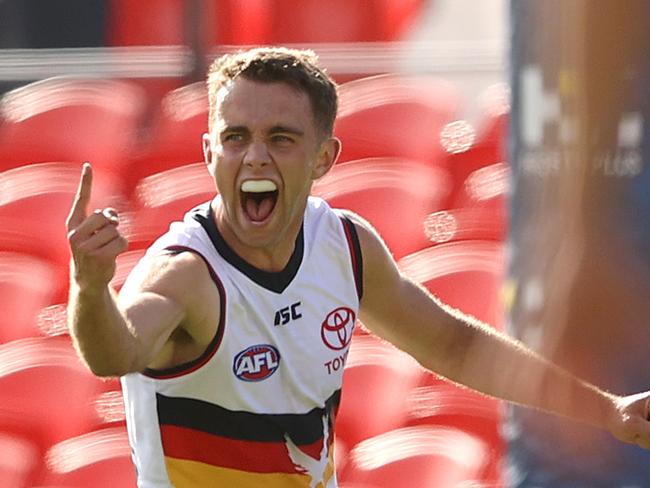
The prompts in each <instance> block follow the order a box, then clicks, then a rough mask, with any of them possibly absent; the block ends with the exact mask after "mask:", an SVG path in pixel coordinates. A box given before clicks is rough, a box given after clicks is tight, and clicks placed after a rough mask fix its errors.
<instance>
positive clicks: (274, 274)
mask: <svg viewBox="0 0 650 488" xmlns="http://www.w3.org/2000/svg"><path fill="white" fill-rule="evenodd" d="M206 207H207V208H206ZM193 218H194V219H195V220H196V221H197V222H199V223H200V224H201V226H202V227H203V229H204V230H205V231H206V232H207V234H208V236H209V237H210V240H211V241H212V244H213V245H214V247H215V249H216V250H217V252H218V253H219V255H220V256H221V257H222V258H223V259H225V260H226V261H227V262H228V263H229V264H230V265H232V266H233V267H235V268H237V269H238V270H239V271H240V272H242V273H243V274H244V275H246V276H247V277H248V278H249V279H251V280H252V281H253V282H255V283H256V284H258V285H259V286H261V287H263V288H265V289H267V290H269V291H272V292H274V293H282V292H283V291H284V290H286V288H287V287H288V286H289V285H290V284H291V282H292V281H293V279H294V278H295V277H296V275H297V274H298V270H299V269H300V264H301V263H302V259H303V256H304V252H305V243H304V222H303V224H302V225H301V226H300V231H299V232H298V236H297V237H296V243H295V246H294V249H293V253H292V254H291V257H290V258H289V261H288V262H287V265H286V266H285V267H284V268H283V269H282V270H280V271H265V270H262V269H259V268H257V267H255V266H253V265H252V264H250V263H249V262H248V261H246V260H244V259H243V258H242V257H241V256H239V254H237V253H236V252H235V251H234V250H233V249H232V248H231V247H230V246H229V245H228V243H227V242H226V240H225V239H224V238H223V235H222V234H221V232H219V229H218V227H217V224H216V222H215V220H214V211H213V210H212V205H211V203H208V204H207V205H206V206H205V207H200V208H198V209H197V211H196V213H195V214H194V216H193Z"/></svg>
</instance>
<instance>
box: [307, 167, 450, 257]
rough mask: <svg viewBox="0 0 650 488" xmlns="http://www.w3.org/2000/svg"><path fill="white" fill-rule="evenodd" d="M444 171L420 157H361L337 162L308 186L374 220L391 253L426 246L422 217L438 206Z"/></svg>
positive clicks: (333, 202) (446, 184) (445, 186)
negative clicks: (410, 158) (420, 159)
mask: <svg viewBox="0 0 650 488" xmlns="http://www.w3.org/2000/svg"><path fill="white" fill-rule="evenodd" d="M448 191H449V177H448V173H447V172H446V171H445V170H444V169H442V168H439V167H436V166H431V165H429V164H427V163H426V162H423V161H417V160H409V159H406V158H389V157H384V158H366V159H361V160H356V161H348V162H345V163H339V164H336V165H335V166H334V167H333V168H332V170H331V171H330V172H329V173H328V174H327V175H326V176H325V177H323V178H322V179H321V180H319V181H318V182H317V183H316V185H315V186H314V188H313V193H314V194H315V195H318V196H321V197H322V198H324V199H326V200H327V201H328V202H329V203H330V205H332V206H333V207H338V208H346V209H349V210H352V211H354V212H356V213H358V214H359V215H361V216H362V217H364V218H365V219H367V220H368V221H369V222H370V223H371V224H373V225H374V226H375V227H376V228H377V230H378V231H379V233H380V234H381V236H382V237H383V238H384V240H385V241H386V244H387V245H388V247H389V249H390V250H391V251H392V253H393V255H394V256H395V257H396V258H401V257H402V256H405V255H407V254H409V253H412V252H414V251H416V250H418V249H422V248H423V247H426V246H427V245H428V243H429V242H428V240H427V237H426V235H425V233H424V225H423V222H424V220H425V218H426V216H427V215H428V214H429V213H431V212H434V211H437V210H439V209H440V208H441V205H442V202H443V201H444V200H445V198H446V196H447V192H448Z"/></svg>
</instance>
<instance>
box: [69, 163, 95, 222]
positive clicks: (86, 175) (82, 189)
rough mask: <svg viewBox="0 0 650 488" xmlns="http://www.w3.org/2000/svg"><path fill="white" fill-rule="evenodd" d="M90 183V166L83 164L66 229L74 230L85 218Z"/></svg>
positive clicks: (91, 179) (91, 173)
mask: <svg viewBox="0 0 650 488" xmlns="http://www.w3.org/2000/svg"><path fill="white" fill-rule="evenodd" d="M92 183H93V170H92V166H90V163H84V165H83V168H82V169H81V179H80V180H79V187H78V188H77V194H76V195H75V198H74V202H73V204H72V208H71V209H70V214H69V215H68V221H67V225H68V229H74V228H75V227H77V226H78V225H79V224H81V222H83V221H84V219H85V218H86V215H87V209H88V203H89V202H90V194H91V188H92Z"/></svg>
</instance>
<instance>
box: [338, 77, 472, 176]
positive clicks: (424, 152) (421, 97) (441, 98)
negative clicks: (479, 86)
mask: <svg viewBox="0 0 650 488" xmlns="http://www.w3.org/2000/svg"><path fill="white" fill-rule="evenodd" d="M339 94H340V101H339V113H338V117H337V119H336V124H335V126H334V132H335V134H336V135H337V136H338V137H339V138H340V139H341V140H342V141H343V148H342V152H341V156H340V158H339V161H341V162H345V161H350V160H355V159H361V158H368V157H375V156H390V157H402V158H410V159H417V160H420V161H429V162H430V164H434V165H441V164H443V165H444V155H445V154H444V151H443V147H442V145H441V141H440V133H441V130H442V128H443V127H444V126H445V124H447V123H448V122H450V121H451V120H453V119H454V115H455V114H456V112H457V110H458V108H459V103H460V102H459V94H458V91H457V89H456V88H454V87H453V86H452V85H451V84H450V83H448V82H446V81H443V80H441V79H439V78H435V77H431V76H420V77H408V76H400V75H378V76H372V77H368V78H362V79H358V80H354V81H350V82H347V83H343V84H342V85H341V86H340V87H339Z"/></svg>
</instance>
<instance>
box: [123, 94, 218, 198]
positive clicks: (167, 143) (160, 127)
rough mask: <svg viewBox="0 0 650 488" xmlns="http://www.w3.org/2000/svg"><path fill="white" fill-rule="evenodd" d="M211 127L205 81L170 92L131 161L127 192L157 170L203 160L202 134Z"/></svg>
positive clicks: (161, 103) (126, 176) (163, 100)
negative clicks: (143, 143)
mask: <svg viewBox="0 0 650 488" xmlns="http://www.w3.org/2000/svg"><path fill="white" fill-rule="evenodd" d="M207 131H208V93H207V88H206V86H205V83H203V82H200V83H193V84H191V85H187V86H183V87H181V88H177V89H176V90H172V91H171V92H169V93H167V94H166V95H165V96H164V97H163V99H162V101H161V102H160V105H159V109H158V111H157V113H156V114H155V116H154V121H153V123H152V128H151V131H150V133H151V137H150V138H149V140H148V141H147V142H146V144H145V145H144V146H143V148H142V150H141V151H139V152H138V153H135V154H134V155H133V156H132V157H131V158H130V159H129V161H128V163H127V164H128V173H127V175H125V178H126V179H127V182H126V186H127V189H126V191H127V194H128V195H129V196H133V195H132V193H133V191H134V190H135V187H136V186H137V184H138V182H139V181H140V180H141V179H143V178H145V177H147V176H151V175H153V174H156V173H161V172H163V171H166V170H169V169H172V168H176V167H178V166H182V165H186V164H189V163H192V162H195V161H203V146H202V142H201V141H202V136H203V134H204V133H206V132H207Z"/></svg>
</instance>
